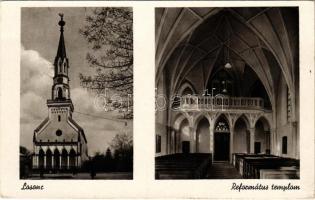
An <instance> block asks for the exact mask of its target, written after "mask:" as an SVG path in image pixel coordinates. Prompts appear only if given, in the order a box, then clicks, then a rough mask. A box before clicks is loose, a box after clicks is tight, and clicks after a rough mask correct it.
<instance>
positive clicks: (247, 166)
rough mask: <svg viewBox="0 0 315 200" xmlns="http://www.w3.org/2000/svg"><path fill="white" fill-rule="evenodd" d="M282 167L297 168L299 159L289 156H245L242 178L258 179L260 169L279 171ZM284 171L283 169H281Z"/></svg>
mask: <svg viewBox="0 0 315 200" xmlns="http://www.w3.org/2000/svg"><path fill="white" fill-rule="evenodd" d="M283 167H295V168H296V169H298V168H299V161H298V160H295V159H291V158H282V157H260V158H247V159H245V162H244V173H243V174H244V178H254V179H259V178H261V177H260V170H262V169H273V170H275V171H278V173H280V172H281V170H280V169H281V168H283ZM283 173H284V171H283Z"/></svg>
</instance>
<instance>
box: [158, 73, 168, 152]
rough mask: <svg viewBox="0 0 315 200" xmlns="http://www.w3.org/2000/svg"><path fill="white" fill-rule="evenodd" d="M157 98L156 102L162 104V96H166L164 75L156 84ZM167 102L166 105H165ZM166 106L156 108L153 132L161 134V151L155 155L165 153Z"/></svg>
mask: <svg viewBox="0 0 315 200" xmlns="http://www.w3.org/2000/svg"><path fill="white" fill-rule="evenodd" d="M156 94H157V95H158V99H157V102H158V104H159V105H163V101H164V100H163V98H162V97H163V96H166V91H165V77H164V75H162V76H161V79H160V80H159V82H158V85H157V93H156ZM167 105H168V104H167V102H166V105H165V106H167ZM166 108H167V107H165V109H158V110H157V112H156V116H155V134H156V135H160V136H161V152H156V156H161V155H165V154H166V153H167V151H166V150H167V109H166Z"/></svg>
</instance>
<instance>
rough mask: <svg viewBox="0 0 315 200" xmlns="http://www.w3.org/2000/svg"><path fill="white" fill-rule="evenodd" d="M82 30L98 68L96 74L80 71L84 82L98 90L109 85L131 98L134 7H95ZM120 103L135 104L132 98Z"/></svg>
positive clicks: (88, 86)
mask: <svg viewBox="0 0 315 200" xmlns="http://www.w3.org/2000/svg"><path fill="white" fill-rule="evenodd" d="M80 33H81V34H82V35H83V36H84V38H85V39H86V40H87V41H88V43H89V44H90V45H91V51H90V52H89V53H87V56H86V59H87V61H88V62H89V65H90V67H93V68H95V74H94V75H93V76H89V75H83V74H80V80H81V85H82V86H83V87H85V88H88V89H91V90H93V91H96V92H97V93H102V92H105V90H106V89H110V90H111V91H114V92H116V93H118V94H119V95H121V96H122V97H123V98H124V97H125V98H124V99H125V100H128V101H129V100H130V98H127V97H128V95H129V96H130V95H132V94H133V19H132V10H131V8H96V9H94V11H93V13H92V14H91V15H89V16H87V17H86V25H85V26H84V27H83V28H82V29H80ZM120 103H121V104H120V105H119V106H118V107H126V106H129V108H131V107H132V102H128V103H126V102H120ZM129 110H130V109H129ZM126 116H128V118H131V117H130V115H126Z"/></svg>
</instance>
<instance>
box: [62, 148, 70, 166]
mask: <svg viewBox="0 0 315 200" xmlns="http://www.w3.org/2000/svg"><path fill="white" fill-rule="evenodd" d="M67 166H68V152H67V150H66V149H63V150H62V153H61V168H62V169H67Z"/></svg>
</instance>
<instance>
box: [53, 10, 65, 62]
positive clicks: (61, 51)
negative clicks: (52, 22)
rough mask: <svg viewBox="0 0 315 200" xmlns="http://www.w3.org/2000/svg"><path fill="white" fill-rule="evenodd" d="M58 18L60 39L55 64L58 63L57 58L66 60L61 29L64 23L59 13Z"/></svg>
mask: <svg viewBox="0 0 315 200" xmlns="http://www.w3.org/2000/svg"><path fill="white" fill-rule="evenodd" d="M59 16H60V18H61V19H60V21H59V23H58V24H59V26H60V38H59V45H58V51H57V55H56V59H55V62H56V61H58V59H59V58H61V59H64V58H66V57H67V56H66V47H65V40H64V37H63V27H64V25H65V24H66V22H65V21H63V14H62V13H59Z"/></svg>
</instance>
